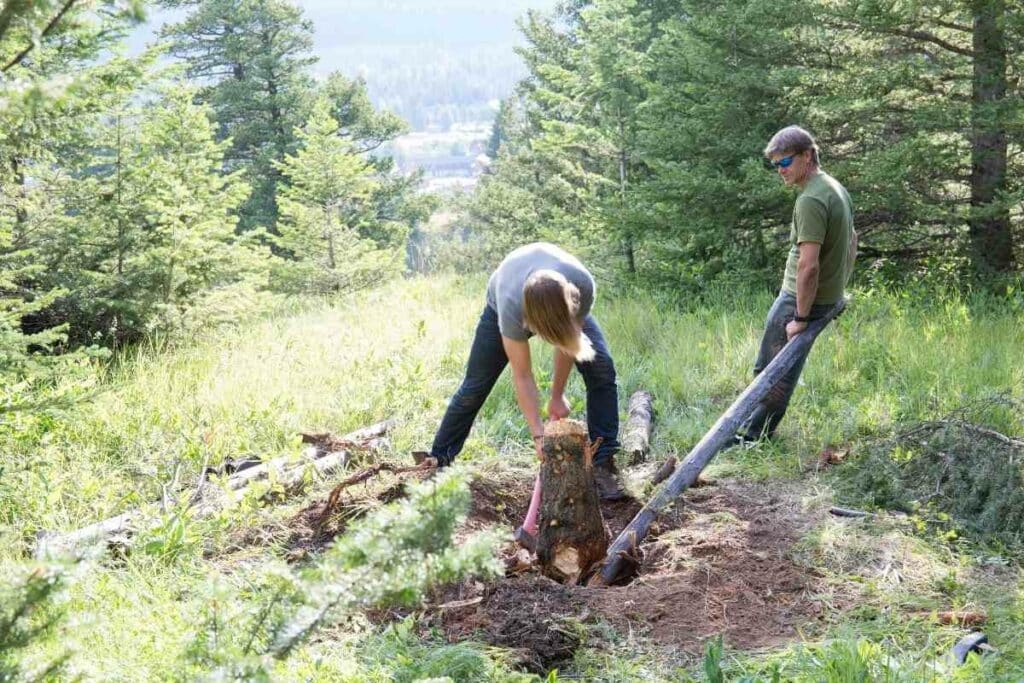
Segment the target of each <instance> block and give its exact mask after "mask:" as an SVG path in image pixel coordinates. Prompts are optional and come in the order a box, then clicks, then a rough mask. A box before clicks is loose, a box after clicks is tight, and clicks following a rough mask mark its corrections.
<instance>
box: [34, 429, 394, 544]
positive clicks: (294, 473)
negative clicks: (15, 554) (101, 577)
mask: <svg viewBox="0 0 1024 683" xmlns="http://www.w3.org/2000/svg"><path fill="white" fill-rule="evenodd" d="M390 426H391V425H390V422H380V423H378V424H375V425H372V426H370V427H366V428H364V429H360V430H358V431H355V432H352V433H351V434H348V435H346V436H345V437H344V439H343V440H344V441H345V442H346V443H351V444H352V445H358V446H359V447H360V448H363V449H366V448H375V447H379V446H380V445H381V444H382V443H383V442H384V435H385V434H387V431H388V429H389V428H390ZM351 450H354V448H353V449H350V450H343V451H337V452H324V451H323V450H322V449H318V448H316V449H311V450H309V451H308V452H306V453H303V455H302V456H301V458H300V459H299V461H298V462H295V460H294V458H292V457H288V456H284V457H280V458H274V459H273V460H269V461H267V462H265V463H263V464H261V465H257V466H256V467H250V468H248V469H244V470H241V471H239V472H236V473H234V474H232V475H231V476H230V477H228V479H227V481H226V482H224V486H223V487H221V486H206V487H204V488H199V487H197V493H198V495H196V494H193V496H192V497H191V498H190V500H189V503H188V506H189V507H190V508H191V509H192V514H191V516H192V518H193V519H202V518H204V517H209V516H211V515H213V514H215V513H216V512H218V511H219V510H221V509H223V508H224V507H226V506H227V504H228V503H229V501H230V498H229V496H228V495H227V493H226V491H225V489H227V490H228V491H237V490H240V489H243V488H245V487H247V486H249V485H251V484H253V483H254V482H256V481H260V480H263V479H267V478H269V477H270V476H271V474H272V473H273V474H274V475H275V478H276V479H277V481H278V482H279V483H281V484H283V485H284V486H285V487H286V489H289V488H294V486H295V485H297V484H299V483H301V482H302V481H304V480H305V479H306V476H307V472H308V469H307V466H309V465H312V468H313V472H314V473H316V474H317V475H319V476H323V475H326V474H329V473H331V472H333V471H334V470H335V469H337V468H339V467H341V466H343V465H344V464H345V463H347V462H348V460H349V458H350V457H351ZM204 489H205V490H204ZM159 523H160V517H159V515H153V514H152V513H151V512H149V511H147V510H144V509H138V510H129V511H128V512H124V513H122V514H120V515H117V516H116V517H111V518H109V519H105V520H103V521H100V522H96V523H95V524H90V525H89V526H86V527H82V528H81V529H77V530H75V531H71V532H68V533H48V532H40V533H38V534H37V535H36V549H35V557H36V558H37V559H45V558H48V557H56V556H61V555H70V554H74V553H76V552H77V551H79V550H81V549H83V548H85V547H88V546H91V545H95V544H97V543H101V542H105V541H108V540H109V539H111V538H113V537H115V536H116V537H118V539H119V540H125V541H130V540H131V538H132V536H134V535H135V534H137V533H138V532H139V531H143V530H147V529H151V528H153V527H154V526H156V525H158V524H159Z"/></svg>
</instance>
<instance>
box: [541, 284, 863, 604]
mask: <svg viewBox="0 0 1024 683" xmlns="http://www.w3.org/2000/svg"><path fill="white" fill-rule="evenodd" d="M845 307H846V300H845V299H841V300H840V301H839V303H837V304H836V305H835V306H833V307H832V308H831V310H829V312H828V313H826V314H825V315H824V316H822V317H821V318H818V319H817V320H814V321H812V322H811V323H810V324H808V326H807V329H806V330H804V331H803V332H801V333H800V334H798V335H796V336H795V337H793V338H792V339H790V340H789V342H788V343H787V344H786V345H785V346H784V347H783V348H782V351H780V352H779V354H778V355H777V356H775V358H774V359H773V360H772V362H771V363H769V364H768V367H766V368H765V369H764V370H763V371H762V372H761V374H759V375H758V376H757V377H755V378H754V381H753V382H751V383H750V384H749V385H748V386H747V388H746V389H745V390H744V391H743V393H742V394H740V395H739V398H737V399H736V400H735V401H733V404H732V405H731V406H729V409H728V410H726V411H725V413H723V414H722V416H721V417H719V418H718V421H716V422H715V424H714V425H713V426H712V427H711V429H710V430H708V432H707V434H705V435H704V438H702V439H701V440H700V441H699V442H697V445H696V446H694V447H693V449H692V450H691V451H690V452H689V454H687V456H686V458H684V459H683V461H682V462H681V463H679V466H678V467H676V468H675V470H674V471H673V472H672V474H671V475H670V476H669V478H668V481H666V482H665V483H664V484H663V485H662V486H661V488H659V489H658V490H657V492H656V493H655V494H654V497H653V498H651V500H650V501H649V502H648V503H647V505H645V506H644V507H643V508H642V509H641V510H640V512H638V513H637V514H636V517H634V518H633V520H632V521H631V522H630V523H629V524H628V525H627V526H626V528H625V529H623V530H622V533H620V534H619V535H618V537H617V538H616V539H615V540H614V541H613V542H612V544H611V546H609V548H608V554H607V556H606V558H605V560H604V563H603V564H602V566H601V567H600V568H599V569H598V570H597V571H596V572H595V573H594V575H593V576H592V577H591V578H590V579H589V580H588V582H587V585H588V586H591V587H600V586H610V585H612V584H613V583H615V582H616V581H618V580H620V579H622V578H623V575H624V574H625V573H626V572H627V570H628V569H630V567H629V565H630V564H633V565H634V566H635V564H636V563H637V561H638V556H639V547H640V543H641V542H643V540H644V538H645V537H646V536H647V532H648V531H649V530H650V528H651V524H653V523H654V520H655V518H656V517H657V516H658V515H659V514H661V512H662V510H664V509H665V508H666V507H668V506H669V505H670V504H672V503H673V502H674V501H675V500H676V499H677V498H679V496H681V495H682V493H683V491H685V490H686V489H688V488H689V487H690V486H693V485H694V483H695V482H696V481H697V477H699V476H700V473H701V472H702V471H704V468H705V467H707V466H708V463H709V462H711V459H712V458H713V457H715V455H716V454H717V453H718V452H719V451H720V450H722V449H723V448H726V447H727V446H729V445H730V444H732V443H733V436H734V435H735V434H736V431H737V430H738V429H739V428H740V427H741V426H742V425H743V423H744V422H746V421H747V420H748V419H749V418H750V415H751V413H753V412H754V409H755V408H756V407H757V404H758V403H759V402H760V401H761V399H763V398H764V397H765V396H766V395H767V394H768V392H769V391H771V390H772V388H773V387H774V386H775V384H776V383H777V382H778V381H779V380H780V379H782V377H783V375H785V374H786V373H787V372H789V370H790V368H792V367H793V363H794V362H795V361H796V358H797V356H799V355H801V354H803V353H804V352H805V351H806V350H807V349H808V348H809V347H810V346H811V345H812V344H814V340H815V339H816V338H817V337H818V335H819V334H821V331H822V330H823V329H825V326H826V325H828V324H829V322H831V321H832V319H833V318H835V317H836V316H838V315H839V314H840V313H842V312H843V309H844V308H845ZM545 441H546V439H545Z"/></svg>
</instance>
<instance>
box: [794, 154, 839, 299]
mask: <svg viewBox="0 0 1024 683" xmlns="http://www.w3.org/2000/svg"><path fill="white" fill-rule="evenodd" d="M852 234H853V209H852V208H851V205H850V195H849V193H847V191H846V188H845V187H843V186H842V185H840V184H839V181H837V180H836V179H835V178H833V177H832V176H830V175H828V174H827V173H825V172H823V171H819V172H818V173H817V175H815V176H814V177H813V178H811V180H810V181H809V182H808V183H807V185H806V186H805V187H804V189H803V191H802V192H801V193H800V196H799V197H797V200H796V206H794V207H793V226H792V228H791V230H790V234H789V241H790V244H791V246H790V249H789V258H788V259H786V274H785V276H784V277H783V279H782V289H783V290H784V291H787V292H789V293H790V294H794V295H795V294H796V270H797V262H798V261H799V260H800V247H799V245H800V243H801V242H817V243H818V244H820V245H821V252H820V254H819V257H818V264H819V269H818V293H817V296H816V297H815V299H814V303H815V304H834V303H836V302H837V301H839V300H840V299H841V298H843V291H844V290H845V288H846V280H847V276H848V274H849V270H850V269H849V268H848V266H849V265H850V263H849V259H850V240H851V238H852Z"/></svg>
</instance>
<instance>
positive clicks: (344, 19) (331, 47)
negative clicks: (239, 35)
mask: <svg viewBox="0 0 1024 683" xmlns="http://www.w3.org/2000/svg"><path fill="white" fill-rule="evenodd" d="M300 4H301V5H302V7H303V9H304V10H305V11H306V14H307V16H308V17H309V18H310V19H312V20H313V23H314V24H315V25H316V40H315V42H316V51H317V54H318V55H319V56H320V59H321V62H320V64H319V65H318V67H317V70H318V71H320V72H322V73H326V72H329V71H332V70H340V71H342V72H343V73H345V74H347V75H350V76H355V75H359V76H363V77H364V78H365V79H366V81H367V83H368V86H369V91H370V96H371V97H372V98H373V100H374V102H375V103H376V104H377V105H378V106H382V107H386V108H387V109H390V110H391V111H394V112H395V113H397V114H399V115H400V116H402V117H403V118H404V119H406V120H407V121H409V123H410V124H411V125H412V127H413V129H414V130H447V129H449V128H450V127H451V126H452V125H453V124H458V123H469V122H476V121H489V120H491V119H492V118H493V116H494V108H493V106H494V102H495V101H497V100H499V99H501V98H503V97H507V96H508V95H510V94H511V92H512V89H513V87H514V85H515V83H516V81H517V80H518V79H519V78H521V77H522V75H523V73H524V70H523V66H522V63H521V62H520V60H519V58H518V57H517V56H516V55H515V53H514V52H513V46H514V45H515V44H517V43H518V42H520V40H521V37H520V34H519V31H518V28H517V27H516V20H517V19H518V18H519V17H521V16H523V15H525V13H526V11H527V10H528V9H541V10H549V9H551V8H553V7H554V5H555V0H506V1H505V2H486V1H484V0H436V1H433V0H383V1H376V0H304V1H302V2H300Z"/></svg>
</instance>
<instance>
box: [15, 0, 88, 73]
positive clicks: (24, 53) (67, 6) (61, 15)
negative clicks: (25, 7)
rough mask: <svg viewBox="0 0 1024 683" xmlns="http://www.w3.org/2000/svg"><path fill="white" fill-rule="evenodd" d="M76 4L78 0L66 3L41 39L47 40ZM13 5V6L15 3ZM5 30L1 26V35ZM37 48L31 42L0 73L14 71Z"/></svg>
mask: <svg viewBox="0 0 1024 683" xmlns="http://www.w3.org/2000/svg"><path fill="white" fill-rule="evenodd" d="M76 2H78V0H68V1H67V2H65V3H64V6H63V7H61V8H60V11H59V12H57V15H56V16H55V17H53V19H51V20H50V23H48V24H47V25H46V28H44V29H43V32H42V33H41V34H39V38H40V39H42V38H45V37H46V36H47V34H49V33H50V31H52V30H53V29H54V28H56V26H57V24H58V23H60V20H61V19H63V18H64V15H65V14H67V13H68V12H69V11H71V8H72V7H74V5H75V3H76ZM11 4H12V5H13V4H14V3H11ZM5 28H6V27H4V26H3V25H2V24H0V35H2V34H3V30H4V29H5ZM35 46H36V42H35V41H33V42H30V43H29V44H28V46H27V47H26V48H25V49H24V50H22V51H21V52H19V53H18V54H17V55H15V56H14V58H13V59H11V61H9V62H7V64H5V65H4V66H3V68H0V72H2V73H7V72H8V71H9V70H11V69H13V68H14V67H15V66H17V65H18V64H21V62H22V60H24V59H25V57H27V56H28V53H30V52H32V48H34V47H35Z"/></svg>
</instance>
